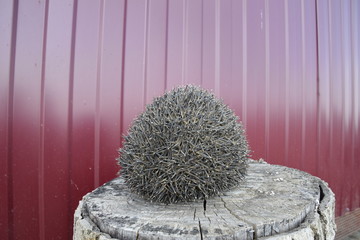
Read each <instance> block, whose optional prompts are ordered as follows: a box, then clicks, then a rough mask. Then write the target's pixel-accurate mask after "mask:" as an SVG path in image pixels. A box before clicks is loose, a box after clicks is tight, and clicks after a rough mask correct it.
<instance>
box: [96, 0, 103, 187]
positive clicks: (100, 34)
mask: <svg viewBox="0 0 360 240" xmlns="http://www.w3.org/2000/svg"><path fill="white" fill-rule="evenodd" d="M104 4H105V3H104V0H101V2H100V9H99V11H100V14H99V31H98V46H97V47H98V49H97V72H96V96H95V101H96V102H95V129H94V130H95V132H94V141H95V142H94V145H95V146H94V148H95V149H94V188H96V187H98V186H99V185H100V144H101V143H100V127H101V118H100V101H101V73H102V51H103V38H104Z"/></svg>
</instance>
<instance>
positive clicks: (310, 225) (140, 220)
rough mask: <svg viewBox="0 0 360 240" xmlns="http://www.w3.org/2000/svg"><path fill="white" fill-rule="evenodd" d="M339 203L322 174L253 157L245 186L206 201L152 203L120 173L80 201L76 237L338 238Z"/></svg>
mask: <svg viewBox="0 0 360 240" xmlns="http://www.w3.org/2000/svg"><path fill="white" fill-rule="evenodd" d="M334 206H335V199H334V194H333V193H332V191H331V190H330V188H328V186H327V184H326V183H324V182H323V181H322V180H320V179H319V178H317V177H314V176H311V175H309V174H307V173H305V172H302V171H299V170H295V169H291V168H287V167H283V166H276V165H270V164H266V163H258V162H253V161H252V162H251V163H250V164H249V168H248V176H247V177H246V181H245V182H244V183H243V184H242V185H241V186H239V187H237V188H234V189H231V190H230V191H228V192H226V193H224V194H221V195H220V196H218V197H215V198H212V199H207V200H206V202H205V201H198V202H193V203H182V204H174V205H161V204H155V203H150V202H148V201H145V200H143V199H141V198H139V197H138V196H137V195H134V194H132V193H130V192H129V190H128V189H127V187H126V185H125V184H124V181H123V179H122V178H121V177H119V178H116V179H114V180H112V181H110V182H108V183H106V184H104V185H103V186H101V187H99V188H97V189H96V190H94V191H93V192H91V193H89V194H87V195H86V196H85V197H84V198H83V200H82V201H81V202H80V204H79V207H78V209H77V211H76V213H75V225H74V239H76V240H80V239H96V237H97V238H98V239H103V240H105V239H106V240H108V239H274V240H275V239H277V240H278V239H289V240H291V239H325V238H326V239H333V238H334V236H335V223H334Z"/></svg>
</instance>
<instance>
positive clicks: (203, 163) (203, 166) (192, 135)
mask: <svg viewBox="0 0 360 240" xmlns="http://www.w3.org/2000/svg"><path fill="white" fill-rule="evenodd" d="M249 152H250V151H249V147H248V142H247V140H246V136H245V130H244V128H243V126H242V124H241V123H240V122H239V119H238V117H237V116H236V115H235V114H234V112H233V111H232V110H231V109H230V108H229V107H228V106H227V105H226V104H224V103H223V102H222V101H221V100H220V99H218V98H216V97H215V96H214V95H213V94H212V93H210V92H208V91H206V90H204V89H201V88H199V87H196V86H191V85H187V86H183V87H177V88H175V89H173V90H172V91H170V92H167V93H165V94H164V95H163V96H161V97H158V98H155V99H154V100H153V102H152V103H151V104H149V105H147V106H146V109H145V111H144V112H143V113H142V114H140V115H139V116H138V117H137V118H136V119H135V120H134V121H133V123H132V125H131V127H130V128H129V131H128V134H127V136H124V142H123V147H122V148H121V149H120V150H119V153H120V156H119V158H118V159H117V160H118V162H119V165H120V166H121V170H120V172H119V174H120V175H121V176H122V177H123V178H124V179H125V182H126V184H127V186H128V187H129V189H130V190H131V191H132V192H134V193H136V194H138V195H140V196H141V197H142V198H144V199H147V200H149V201H152V202H159V203H165V204H170V203H177V202H190V201H196V200H198V199H208V198H210V197H213V196H215V195H217V194H219V193H221V192H224V191H226V190H228V189H230V188H232V187H235V186H237V185H239V184H240V183H241V181H242V180H243V179H244V178H245V175H246V168H247V159H248V157H249Z"/></svg>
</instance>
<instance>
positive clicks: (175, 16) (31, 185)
mask: <svg viewBox="0 0 360 240" xmlns="http://www.w3.org/2000/svg"><path fill="white" fill-rule="evenodd" d="M359 43H360V3H359V2H358V1H357V0H346V1H338V0H332V1H328V0H318V1H313V0H302V1H287V0H281V1H280V0H279V1H278V0H277V1H269V0H251V1H240V0H239V1H238V0H148V1H147V0H131V1H126V0H106V1H105V0H91V1H90V0H61V1H60V0H59V1H49V0H0V147H1V148H0V157H1V167H0V205H1V207H0V236H1V239H42V240H44V239H70V238H71V232H72V230H71V228H72V226H71V224H72V217H73V212H74V209H75V208H76V206H77V204H78V201H79V200H80V199H81V197H82V196H83V195H84V194H85V193H87V192H88V191H91V190H92V189H94V188H96V187H97V186H99V185H100V184H102V183H104V182H106V181H108V180H110V179H112V178H114V177H115V176H116V172H117V171H118V167H117V165H116V162H115V158H116V156H117V149H118V147H119V146H120V143H121V133H126V130H127V128H128V126H129V124H130V123H131V120H132V119H133V118H134V117H135V116H136V115H137V114H138V113H140V112H141V111H142V110H143V109H144V105H145V104H146V103H149V102H151V100H152V98H153V97H154V96H158V95H161V94H162V93H163V92H164V91H165V90H168V89H171V88H172V87H174V86H177V85H180V84H187V83H193V84H196V85H201V86H202V87H204V88H206V89H210V90H213V91H214V92H215V93H216V95H218V96H220V97H222V98H223V99H224V101H225V103H227V104H228V105H230V107H231V108H233V109H234V110H235V112H236V113H237V114H238V115H239V116H240V118H241V119H242V121H243V122H244V124H245V126H246V129H247V134H248V139H249V142H250V145H251V148H252V150H253V157H254V158H264V159H265V160H266V161H268V162H270V163H275V164H282V165H286V166H290V167H295V168H298V169H301V170H304V171H307V172H309V173H311V174H314V175H316V176H319V177H321V178H323V179H324V180H325V181H327V182H329V184H330V187H331V188H332V189H333V190H334V191H335V193H336V199H337V214H338V215H339V214H342V213H344V212H345V211H346V210H347V209H354V208H356V207H359V206H360V181H359V179H358V172H359V169H360V160H359V159H360V129H359V127H360V126H359V124H360V105H359V102H360V97H359V94H360V83H359V82H360V80H359V79H360V76H359V69H360V44H359Z"/></svg>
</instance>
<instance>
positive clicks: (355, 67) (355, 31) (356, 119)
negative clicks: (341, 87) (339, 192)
mask: <svg viewBox="0 0 360 240" xmlns="http://www.w3.org/2000/svg"><path fill="white" fill-rule="evenodd" d="M358 3H359V2H358V1H351V2H350V9H351V10H350V14H351V30H350V34H351V49H353V51H352V52H351V63H352V91H353V113H354V114H353V135H352V137H353V138H352V141H353V147H354V148H353V161H352V163H353V166H352V167H353V168H354V169H358V168H357V165H358V166H359V163H357V161H356V155H355V154H356V150H355V149H356V147H355V146H356V143H357V142H358V144H359V143H360V142H359V138H360V135H359V130H360V129H359V123H360V115H359V113H360V109H359V108H360V105H359V102H360V99H359V89H360V88H359V87H360V85H359V80H360V76H359V67H360V62H359V60H360V55H359V40H360V39H359V30H360V29H359V20H360V19H359V13H360V11H356V10H360V9H359V5H357V4H358ZM356 39H357V40H356ZM356 89H357V91H356ZM353 183H354V184H352V189H351V192H352V193H354V194H353V195H352V198H351V204H350V206H351V209H355V208H356V207H359V200H360V199H359V197H356V196H359V189H360V186H359V181H357V176H355V174H353Z"/></svg>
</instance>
